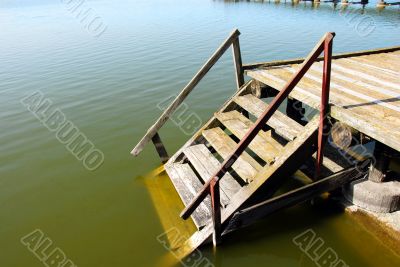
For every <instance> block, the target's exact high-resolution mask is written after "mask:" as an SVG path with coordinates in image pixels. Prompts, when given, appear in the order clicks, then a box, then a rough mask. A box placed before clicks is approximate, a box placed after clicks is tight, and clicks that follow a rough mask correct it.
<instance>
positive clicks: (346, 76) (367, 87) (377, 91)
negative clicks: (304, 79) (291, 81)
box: [311, 64, 400, 99]
mask: <svg viewBox="0 0 400 267" xmlns="http://www.w3.org/2000/svg"><path fill="white" fill-rule="evenodd" d="M311 70H313V71H315V72H317V73H321V72H322V66H321V65H320V64H315V65H314V66H313V67H312V68H311ZM333 75H334V77H333V80H334V82H335V83H337V84H342V85H344V86H345V87H346V88H347V89H351V90H355V91H357V92H360V93H364V94H367V95H373V96H374V97H376V99H386V98H389V97H390V98H399V96H400V89H394V88H391V87H385V86H383V85H382V84H380V83H379V82H376V81H374V80H370V79H365V78H364V77H361V76H357V75H352V74H350V73H346V72H343V71H342V70H338V69H335V71H334V73H333ZM399 88H400V87H399Z"/></svg>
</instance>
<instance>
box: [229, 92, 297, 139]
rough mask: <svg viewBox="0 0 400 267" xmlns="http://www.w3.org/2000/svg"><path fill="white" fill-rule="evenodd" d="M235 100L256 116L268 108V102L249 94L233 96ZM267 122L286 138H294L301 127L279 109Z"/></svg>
mask: <svg viewBox="0 0 400 267" xmlns="http://www.w3.org/2000/svg"><path fill="white" fill-rule="evenodd" d="M235 102H236V103H237V104H239V105H240V106H241V107H242V108H244V109H245V110H247V111H249V112H250V113H251V114H253V115H254V116H256V117H257V118H258V117H260V115H261V114H262V113H263V112H264V110H266V109H267V108H268V104H266V103H265V102H264V101H262V100H261V99H258V98H257V97H255V96H253V95H251V94H247V95H244V96H238V97H236V98H235ZM267 124H268V125H269V126H270V127H271V128H273V129H274V130H275V131H276V133H277V134H279V135H281V136H282V137H284V138H285V139H286V140H293V139H295V138H296V136H297V135H298V134H299V133H300V132H301V131H302V129H303V126H302V125H300V124H299V123H297V122H296V121H295V120H293V119H291V118H289V117H288V116H286V115H285V114H283V113H282V112H280V111H279V110H278V111H276V112H275V113H274V115H273V116H272V117H271V118H270V119H269V120H268V122H267Z"/></svg>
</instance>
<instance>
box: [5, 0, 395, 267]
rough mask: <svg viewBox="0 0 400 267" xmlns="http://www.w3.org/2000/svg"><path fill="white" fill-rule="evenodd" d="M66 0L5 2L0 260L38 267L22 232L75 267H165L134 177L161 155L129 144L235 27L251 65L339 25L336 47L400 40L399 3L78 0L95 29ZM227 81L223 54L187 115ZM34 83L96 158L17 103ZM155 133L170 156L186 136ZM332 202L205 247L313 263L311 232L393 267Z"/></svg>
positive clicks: (265, 261) (226, 88)
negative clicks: (90, 163) (303, 246)
mask: <svg viewBox="0 0 400 267" xmlns="http://www.w3.org/2000/svg"><path fill="white" fill-rule="evenodd" d="M69 2H71V1H63V0H60V1H56V0H54V1H50V0H48V1H47V0H36V1H33V0H32V1H28V0H20V1H7V0H3V1H0V25H1V26H0V29H1V31H0V40H1V41H0V92H1V97H0V109H1V112H0V125H1V131H0V149H1V152H0V163H1V165H0V266H5V267H8V266H18V267H22V266H32V267H34V266H45V265H44V264H43V263H42V262H41V261H40V260H39V259H38V258H37V257H35V255H34V254H33V253H32V252H30V251H29V250H28V249H27V247H25V246H24V245H23V244H22V243H21V242H20V239H21V238H22V237H23V236H25V235H27V234H29V233H31V232H32V231H33V230H35V229H40V230H41V231H42V232H43V233H44V234H45V235H46V236H47V237H49V238H50V239H51V240H52V242H53V244H54V246H56V247H59V248H60V249H61V250H62V251H63V252H64V253H65V254H66V257H67V258H69V259H71V260H72V261H73V262H74V263H75V264H76V265H77V266H156V265H158V266H162V265H163V258H164V256H165V254H166V253H167V251H166V250H165V249H164V247H163V246H161V245H160V244H159V242H158V241H157V240H156V237H157V236H158V235H159V234H160V233H162V232H163V229H162V227H161V224H160V221H159V219H158V216H157V214H156V212H155V209H154V207H153V204H152V202H151V199H150V196H149V195H148V193H147V190H146V187H145V186H144V184H143V180H142V179H141V178H139V177H140V176H142V175H145V174H146V173H148V172H149V171H151V170H152V169H154V168H155V167H157V166H158V165H159V161H158V159H157V156H156V154H155V151H154V149H153V148H152V147H151V146H149V147H148V148H146V149H145V150H144V152H143V153H142V154H141V155H140V156H139V157H138V158H133V157H131V156H130V154H129V152H130V150H131V149H132V148H133V146H134V145H135V143H136V142H137V141H138V140H139V138H140V137H141V136H142V135H143V134H144V132H145V130H146V129H147V127H148V126H150V125H151V123H152V122H153V121H154V120H155V119H156V118H157V116H159V114H160V112H161V111H160V110H159V109H158V108H157V104H158V103H159V102H160V101H161V100H163V99H166V98H168V97H169V96H171V95H173V94H175V93H177V92H178V91H179V90H180V89H181V88H182V86H184V84H185V83H186V82H187V81H188V80H189V79H190V78H191V77H192V76H193V74H194V73H195V72H196V71H197V70H198V68H199V67H200V66H201V64H202V63H203V62H204V61H205V60H206V59H207V58H208V57H209V56H210V55H211V53H212V52H213V51H214V49H215V48H216V47H218V45H219V44H220V43H221V42H222V41H223V40H224V39H225V38H226V36H227V35H228V34H229V32H230V31H231V30H232V29H233V28H235V27H237V28H239V29H240V31H241V32H242V35H241V46H242V53H243V60H244V62H245V63H246V62H254V61H264V60H265V61H266V60H274V59H286V58H293V57H300V56H304V55H306V54H307V52H308V51H309V50H310V49H311V48H312V47H313V44H314V43H315V42H316V41H317V40H318V39H319V38H320V37H321V36H322V35H323V33H324V32H326V31H335V32H336V33H337V37H336V38H335V45H334V51H335V52H336V53H338V52H345V51H353V50H361V49H373V48H379V47H385V46H393V45H399V44H400V13H399V9H398V8H396V7H391V8H386V9H385V10H383V11H378V10H376V9H375V5H374V4H370V5H368V6H367V7H366V9H365V10H364V11H361V10H360V9H359V7H358V6H357V7H350V8H349V9H348V11H343V10H341V9H340V8H336V9H334V8H333V5H332V4H322V5H321V6H320V7H319V8H316V7H312V6H311V4H310V3H307V4H304V3H301V4H299V5H297V6H292V5H291V4H289V3H288V4H283V3H281V4H273V3H252V2H236V3H233V2H229V1H210V0H154V1H144V0H135V1H133V0H131V1H121V0H119V1H105V0H99V1H85V2H84V5H85V6H86V8H92V9H93V10H94V11H95V12H96V14H97V15H98V16H99V18H100V19H98V20H97V22H99V21H100V22H101V23H102V24H101V26H102V27H103V26H104V29H105V30H104V32H103V33H102V34H101V35H100V36H97V37H96V36H94V35H95V34H93V31H92V32H90V31H88V30H87V29H86V28H85V25H84V23H82V22H81V21H80V20H79V19H77V18H76V17H75V15H74V14H72V13H71V11H69V10H68V3H69ZM349 10H350V11H351V12H350V13H349ZM346 12H347V13H346ZM345 14H353V17H351V16H350V15H347V16H345ZM363 19H366V20H367V21H369V23H373V24H372V25H373V26H374V27H373V28H371V26H368V25H369V24H368V25H367V24H362V22H361V24H360V21H362V20H363ZM357 23H358V24H357ZM357 25H358V26H357ZM360 25H361V26H360ZM366 25H367V26H366ZM371 29H372V30H371ZM233 77H234V74H233V69H232V59H231V55H230V54H227V55H225V56H224V57H223V58H222V60H221V61H220V62H219V63H218V64H217V65H216V66H215V68H213V71H212V72H211V73H210V74H209V75H208V76H207V77H206V79H205V80H204V81H202V82H201V83H200V86H199V87H198V88H197V89H196V91H195V92H194V93H193V94H192V95H191V96H190V97H189V99H188V101H187V102H186V103H187V106H188V108H189V111H188V112H189V113H187V114H192V113H194V114H197V115H198V116H199V118H201V119H202V120H203V121H205V120H206V119H207V118H209V117H210V115H211V114H212V113H213V112H214V111H215V109H216V108H217V107H218V106H219V105H221V104H222V103H223V102H224V101H225V99H226V98H227V96H229V95H231V94H232V93H233V91H234V79H233ZM36 91H40V92H41V93H42V94H43V95H44V97H45V98H46V99H50V100H51V101H52V103H53V105H52V108H54V109H55V108H58V109H60V110H61V111H62V113H63V114H64V115H65V116H66V118H67V119H68V120H69V121H71V122H72V123H73V124H74V125H75V126H76V127H77V128H78V129H79V131H80V132H81V133H83V134H84V135H85V136H86V137H87V138H88V139H89V140H90V141H91V142H92V143H93V144H94V146H95V147H96V148H97V149H99V150H100V151H102V152H103V153H104V162H103V164H102V165H101V166H100V167H99V168H97V169H96V170H94V171H89V170H87V169H86V168H85V167H84V165H83V164H82V161H80V160H77V159H76V157H75V156H74V155H73V154H72V153H70V152H69V151H68V150H67V148H66V145H64V144H62V143H60V142H59V140H58V139H57V138H56V134H55V132H52V131H49V130H48V129H47V128H46V126H45V125H44V124H43V123H42V122H41V121H40V120H38V119H37V118H36V117H35V116H34V114H32V113H31V112H30V111H29V110H28V109H27V108H26V107H25V106H24V105H22V104H21V99H23V98H24V97H25V96H27V95H30V94H32V93H34V92H36ZM161 136H162V138H163V139H164V141H165V143H166V144H167V149H168V150H169V151H170V152H173V151H176V150H177V149H178V148H179V147H180V146H181V145H182V144H183V143H184V142H185V141H186V140H187V139H188V138H189V136H188V135H186V134H184V133H183V132H182V131H181V130H180V129H179V127H176V126H175V125H174V124H173V123H168V124H167V125H166V127H164V128H163V130H162V131H161ZM327 209H328V207H327V206H325V205H322V206H320V207H310V206H309V205H305V206H302V207H300V208H295V209H290V210H288V211H284V212H281V213H278V214H276V215H274V216H273V217H271V218H269V219H268V220H266V221H263V222H261V223H259V224H257V225H255V226H253V227H250V228H248V229H245V230H243V231H240V232H239V233H237V234H234V235H231V236H230V237H228V240H227V242H225V243H224V246H222V247H221V248H219V249H218V251H217V253H216V255H213V254H212V253H210V251H211V250H210V248H209V247H208V248H207V247H206V248H205V249H204V250H203V254H204V255H205V256H206V257H208V258H209V259H210V261H212V262H213V264H214V265H216V266H244V265H247V266H259V265H262V266H317V265H316V264H315V263H314V262H313V261H312V260H310V259H309V258H308V257H307V256H306V255H305V254H304V253H302V251H301V250H300V249H299V248H298V247H296V246H295V245H294V244H293V242H292V239H293V238H294V237H295V236H297V235H299V234H300V233H302V232H304V231H305V230H307V229H308V228H311V229H313V230H314V231H315V232H316V234H317V235H318V236H319V237H321V238H322V239H323V240H324V241H325V243H326V246H327V247H332V248H333V249H334V250H335V251H336V252H337V254H338V255H339V257H340V258H341V259H343V260H344V261H345V262H346V263H347V264H348V265H349V266H352V267H353V266H354V267H355V266H399V263H400V260H399V258H398V257H395V256H394V255H393V254H391V253H390V252H389V251H387V250H386V249H385V248H384V247H383V246H382V243H379V242H377V240H375V239H374V238H373V237H372V236H371V235H369V234H368V233H367V232H366V231H365V230H364V229H363V228H361V227H360V226H359V225H357V224H356V223H355V222H354V221H353V220H352V219H351V217H350V216H348V215H344V214H342V213H340V212H327Z"/></svg>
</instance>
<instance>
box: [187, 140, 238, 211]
mask: <svg viewBox="0 0 400 267" xmlns="http://www.w3.org/2000/svg"><path fill="white" fill-rule="evenodd" d="M184 154H185V155H186V157H187V158H188V160H189V162H190V163H191V164H192V165H193V167H194V168H195V169H196V171H197V172H198V173H199V175H200V176H201V178H202V179H203V181H204V182H205V183H206V182H208V181H209V180H210V179H211V178H213V175H214V174H215V172H216V171H218V170H219V168H220V167H221V163H220V162H219V161H218V160H217V159H216V158H215V157H214V156H213V154H211V152H210V151H209V150H208V148H207V147H206V146H205V145H203V144H200V145H194V146H190V147H187V148H186V149H185V150H184ZM219 184H220V188H221V204H222V205H223V206H227V205H228V204H229V202H230V199H231V198H232V196H233V195H235V194H236V192H238V191H239V190H240V188H241V186H240V184H239V183H238V182H237V181H236V180H235V178H233V177H232V175H231V174H229V173H226V174H225V175H224V176H223V177H222V179H221V180H220V182H219Z"/></svg>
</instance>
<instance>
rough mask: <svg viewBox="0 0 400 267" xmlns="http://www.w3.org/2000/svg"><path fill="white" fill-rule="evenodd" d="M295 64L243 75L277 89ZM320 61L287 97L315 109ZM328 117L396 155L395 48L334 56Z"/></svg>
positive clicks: (399, 116) (399, 139) (399, 76)
mask: <svg viewBox="0 0 400 267" xmlns="http://www.w3.org/2000/svg"><path fill="white" fill-rule="evenodd" d="M299 66H300V64H299V61H296V60H287V61H282V62H276V63H269V64H262V63H259V64H252V65H247V66H245V68H246V69H247V71H246V73H247V75H248V76H249V77H251V78H254V79H256V80H258V81H260V82H262V83H263V84H266V85H268V86H271V87H273V88H275V89H277V90H280V88H282V87H283V85H284V84H285V83H286V81H287V80H288V79H289V78H290V77H291V76H292V75H293V73H295V71H296V69H298V68H299ZM321 75H322V62H317V63H315V64H314V65H313V66H312V67H311V69H310V71H309V72H308V73H307V74H305V76H304V78H303V79H302V80H301V81H300V82H299V84H298V85H297V86H296V87H295V89H294V90H293V91H292V93H291V96H292V97H293V98H295V99H297V100H299V101H301V102H303V103H304V104H306V105H308V106H311V107H313V108H316V109H319V99H320V97H321V90H320V88H321V78H320V77H321ZM330 103H331V116H332V117H333V118H335V119H337V120H339V121H341V122H344V123H346V124H348V125H350V126H351V127H353V128H354V129H357V130H358V131H360V132H362V133H364V134H366V135H368V136H370V137H372V138H373V139H375V140H378V141H380V142H381V143H383V144H385V145H387V146H389V147H392V148H394V149H396V150H397V151H400V47H395V48H389V49H382V50H375V51H365V52H360V53H350V54H344V55H339V56H337V57H336V58H334V59H333V62H332V80H331V92H330Z"/></svg>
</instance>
